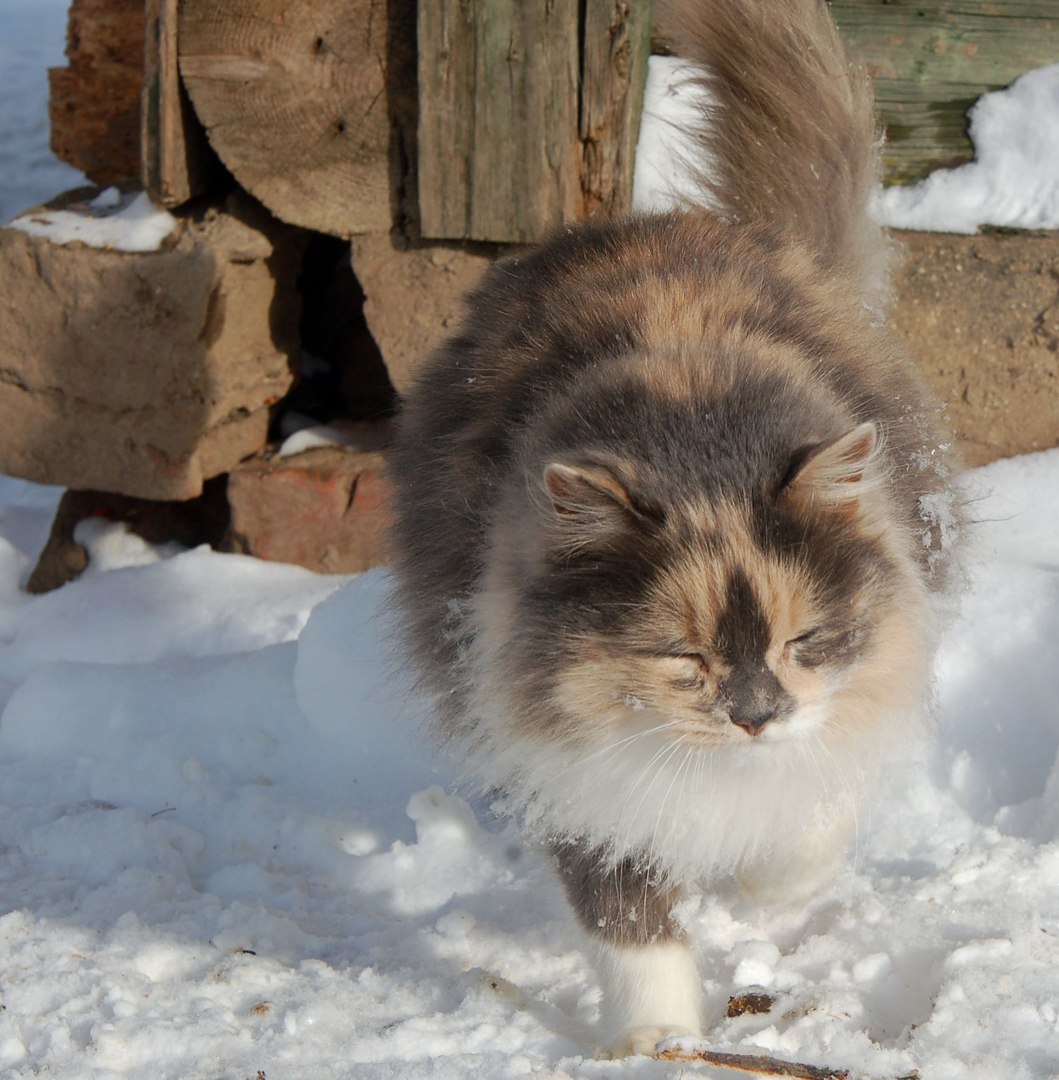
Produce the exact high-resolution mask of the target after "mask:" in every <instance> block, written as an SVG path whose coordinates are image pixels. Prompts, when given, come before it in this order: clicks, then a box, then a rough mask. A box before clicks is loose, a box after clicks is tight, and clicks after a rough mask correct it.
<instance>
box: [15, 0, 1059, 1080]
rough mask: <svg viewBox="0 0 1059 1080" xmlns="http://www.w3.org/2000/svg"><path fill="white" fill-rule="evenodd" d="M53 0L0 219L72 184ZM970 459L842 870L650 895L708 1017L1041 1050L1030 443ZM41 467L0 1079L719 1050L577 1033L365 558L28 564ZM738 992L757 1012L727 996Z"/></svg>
mask: <svg viewBox="0 0 1059 1080" xmlns="http://www.w3.org/2000/svg"><path fill="white" fill-rule="evenodd" d="M63 6H64V5H63V4H62V3H61V2H60V0H0V220H2V219H3V218H4V217H5V216H9V215H10V214H13V213H15V212H17V211H18V210H19V209H22V208H23V207H24V206H26V205H28V204H29V203H31V202H34V201H37V200H38V199H40V198H43V197H46V196H47V195H50V194H53V193H54V192H55V191H57V190H59V189H61V188H62V187H65V186H69V185H70V184H71V183H73V182H76V174H74V177H73V179H72V180H71V179H69V178H68V175H67V176H64V175H62V170H63V169H65V167H63V166H56V165H55V163H54V161H52V162H50V163H49V162H48V161H47V155H46V154H45V153H44V151H43V150H42V149H41V148H42V147H45V146H46V135H45V136H44V138H43V139H41V138H39V137H38V136H39V134H40V131H41V130H43V128H40V127H39V125H42V124H43V123H44V121H43V120H41V119H40V118H39V116H37V115H35V114H33V110H32V109H29V108H28V107H24V106H25V103H26V102H27V101H28V100H29V98H30V90H28V89H25V87H28V86H30V84H31V82H34V81H35V80H41V79H42V78H43V76H42V68H43V66H45V65H46V64H47V63H54V62H58V61H59V54H61V24H62V8H63ZM56 12H58V14H57V15H56ZM49 13H50V15H49ZM38 17H39V18H40V19H42V20H47V19H48V18H50V19H51V25H52V26H53V29H52V30H51V31H50V33H51V40H52V41H53V44H51V45H49V46H48V47H47V50H46V51H37V52H34V51H33V50H34V49H36V48H37V44H35V43H36V42H39V41H40V40H41V39H40V36H39V35H37V34H36V31H33V32H32V33H31V32H30V29H31V28H32V26H36V23H34V22H33V20H35V19H37V18H38ZM12 20H14V21H12ZM18 20H21V21H18ZM55 24H57V25H58V26H59V27H60V31H59V33H58V37H57V39H56V36H55V33H54V25H55ZM12 28H17V32H16V31H15V29H12ZM9 31H10V32H9ZM55 40H57V41H58V46H55V45H54V41H55ZM23 43H28V44H26V45H25V47H23ZM41 48H43V46H42V47H41ZM56 49H57V50H58V52H56ZM30 75H32V76H33V79H32V80H30V78H29V76H30ZM23 77H25V79H26V81H25V82H22V81H20V80H22V79H23ZM32 93H35V94H37V95H38V96H37V99H36V100H37V101H38V104H39V103H40V102H42V101H43V95H44V91H43V90H41V91H39V93H38V91H36V90H34V91H32ZM27 132H30V133H31V134H32V133H33V132H37V134H36V135H33V136H32V138H31V137H30V136H29V135H27V134H26V133H27ZM13 146H17V152H15V151H13V150H12V147H13ZM27 147H28V148H29V150H27ZM34 147H36V149H33V148H34ZM38 151H40V153H39V155H38ZM12 154H14V156H12ZM5 155H6V156H5ZM56 169H57V170H58V171H53V170H56ZM972 483H973V488H974V497H975V499H976V501H975V503H974V516H975V518H976V519H977V521H978V524H977V525H975V526H974V527H973V529H972V530H971V532H972V533H973V535H972V536H971V537H970V544H971V553H970V555H969V559H968V562H969V567H968V572H967V573H968V584H967V588H966V589H965V590H964V592H963V595H962V600H961V607H960V611H959V612H958V614H956V615H955V616H954V618H953V621H952V623H951V625H950V627H949V629H948V631H947V634H946V637H945V641H944V644H943V647H942V650H941V654H940V656H939V659H938V664H937V691H938V707H937V712H938V732H937V738H936V741H935V742H934V743H933V745H932V746H930V747H915V748H910V754H909V760H908V761H907V762H905V763H904V764H903V766H902V767H901V768H899V769H896V770H894V772H893V774H892V775H891V776H890V777H889V779H888V780H887V782H886V784H885V797H884V798H882V799H881V800H880V801H879V802H878V804H877V806H876V808H875V810H874V812H873V814H872V815H871V817H870V819H867V820H865V821H864V822H862V826H861V830H860V836H859V838H858V844H857V850H856V852H855V858H854V861H853V864H852V866H851V868H850V870H849V871H848V872H847V873H846V875H845V876H844V877H843V878H842V879H841V880H840V881H839V883H838V884H837V885H836V887H835V888H834V889H833V890H832V891H831V892H829V893H828V894H827V895H825V896H823V897H821V898H819V899H817V900H816V901H814V902H812V903H810V904H809V905H808V906H805V907H802V908H800V909H796V910H790V911H762V910H758V909H755V908H753V907H751V906H749V905H748V904H746V903H745V902H744V901H742V900H740V899H738V898H736V897H727V896H722V897H705V896H704V897H695V898H692V900H691V901H690V902H689V903H688V904H687V905H686V907H685V909H684V911H683V916H684V918H685V921H686V923H687V925H688V927H689V929H690V932H691V934H692V936H693V937H694V940H695V942H696V947H697V948H698V950H699V952H700V953H701V958H702V962H703V971H704V973H705V978H706V989H707V995H708V1000H709V1003H710V1008H711V1017H712V1027H711V1030H710V1031H709V1033H708V1034H709V1038H708V1041H709V1043H710V1045H711V1047H713V1048H714V1049H719V1050H723V1049H741V1050H744V1051H751V1052H752V1051H755V1050H756V1051H758V1052H767V1053H772V1054H775V1055H778V1056H781V1057H785V1058H790V1059H798V1060H803V1061H808V1062H814V1063H816V1064H819V1065H824V1064H826V1065H829V1066H832V1067H845V1068H849V1069H851V1070H852V1075H854V1076H864V1077H874V1078H883V1077H897V1076H903V1075H906V1074H908V1073H909V1072H910V1071H911V1070H912V1069H913V1068H915V1069H918V1070H919V1073H920V1075H921V1077H922V1078H923V1080H963V1078H973V1080H1048V1078H1051V1077H1056V1076H1059V764H1057V751H1059V663H1057V657H1059V644H1057V643H1059V450H1057V451H1051V452H1048V453H1044V454H1039V455H1035V456H1032V457H1027V458H1022V459H1017V460H1013V461H1008V462H1001V463H998V464H996V465H993V466H990V467H988V468H986V469H983V470H979V471H978V472H977V473H976V474H975V475H974V477H973V478H972ZM57 498H58V492H56V491H54V490H51V489H46V488H41V487H37V486H33V485H29V484H24V483H22V482H20V481H17V480H12V479H3V478H0V1077H2V1078H3V1080H14V1078H22V1077H27V1078H28V1077H36V1076H41V1075H45V1076H52V1077H57V1078H62V1080H97V1078H98V1080H104V1078H107V1080H110V1078H122V1080H219V1078H223V1080H258V1078H264V1080H303V1078H304V1080H319V1078H324V1080H328V1078H336V1080H344V1078H357V1080H360V1078H364V1080H373V1078H384V1077H385V1078H394V1077H396V1078H408V1080H419V1078H439V1080H445V1078H449V1077H452V1078H457V1077H468V1076H474V1077H481V1078H482V1080H505V1078H508V1077H522V1076H537V1077H548V1078H562V1077H576V1078H611V1077H613V1078H618V1077H621V1078H626V1077H628V1078H636V1080H639V1078H644V1080H656V1078H659V1080H660V1078H663V1077H664V1078H667V1080H676V1078H678V1077H682V1076H694V1075H698V1076H704V1077H705V1076H717V1077H721V1076H727V1075H730V1074H728V1073H722V1072H720V1071H713V1070H710V1069H707V1068H704V1067H698V1066H692V1065H679V1064H666V1063H662V1062H655V1061H649V1060H647V1059H635V1060H630V1061H627V1062H600V1061H594V1060H592V1058H591V1056H590V1051H591V1048H592V1046H593V1037H592V1032H591V1026H592V1023H593V1021H594V1018H595V1011H596V1001H597V988H596V985H595V979H594V976H593V974H592V970H591V967H590V964H589V962H588V959H587V953H586V951H585V944H584V942H583V941H582V940H581V938H580V937H579V935H578V932H577V931H576V929H575V927H574V924H573V920H572V918H571V916H570V915H569V914H568V912H567V910H566V907H565V904H564V901H563V899H562V896H561V892H560V890H559V888H558V885H557V884H556V882H555V880H554V878H553V876H552V872H551V870H550V869H549V867H548V864H547V862H546V860H545V859H543V858H542V856H541V853H540V852H538V851H537V850H535V849H534V848H532V847H529V846H527V845H526V844H524V843H523V842H522V841H521V840H520V838H519V837H518V835H517V834H516V832H515V831H514V830H513V829H512V828H511V827H510V826H508V825H506V824H505V823H503V822H501V821H498V820H496V819H495V818H494V817H493V816H492V815H491V813H490V810H489V806H488V804H487V803H486V802H483V801H481V800H472V801H470V802H468V801H467V800H466V799H465V798H464V797H463V796H462V795H461V794H460V792H461V791H462V790H463V788H461V786H460V777H459V775H458V771H457V767H456V766H454V765H453V764H452V763H449V762H447V761H446V760H445V759H444V758H443V757H441V756H439V755H437V754H436V753H435V752H434V751H433V750H432V749H431V744H430V742H429V740H428V739H427V738H426V737H425V736H424V734H423V728H422V712H423V710H422V706H421V704H420V703H419V702H418V701H417V698H416V695H415V692H414V690H413V688H412V687H411V686H410V685H409V680H408V678H407V677H406V675H405V673H404V672H403V671H402V670H401V669H400V667H399V665H398V664H397V661H396V659H395V656H396V653H395V649H394V647H393V642H392V634H391V631H390V628H389V624H388V621H387V619H388V614H387V613H388V605H387V597H388V588H389V587H388V583H387V579H386V577H385V575H384V574H383V573H381V572H373V573H370V574H365V575H361V576H359V577H357V578H340V577H330V578H328V577H315V576H313V575H311V574H309V573H307V572H305V571H302V570H299V569H296V568H291V567H284V566H278V565H269V564H264V563H258V562H254V561H252V560H249V559H246V558H243V557H240V556H233V555H220V554H216V553H213V552H210V551H207V550H195V551H180V550H177V549H173V548H170V549H164V550H163V549H153V548H150V547H147V546H146V545H144V544H142V543H141V542H139V541H138V540H136V539H135V538H132V537H129V536H128V535H126V534H125V533H123V532H122V531H121V530H120V528H116V527H113V526H106V525H100V524H95V525H91V526H86V527H83V528H84V538H85V540H86V542H88V543H89V545H90V547H91V549H92V556H93V558H92V566H91V568H90V570H89V572H88V573H87V574H86V575H85V576H84V577H83V578H82V579H81V580H80V581H78V582H75V583H73V584H71V585H68V586H66V587H65V588H63V589H61V590H59V591H58V592H55V593H52V594H49V595H47V596H42V597H30V596H28V595H27V594H26V593H24V592H23V591H21V588H20V586H21V584H22V583H23V582H24V580H25V578H26V576H27V574H28V572H29V569H30V566H31V564H32V561H33V559H34V557H35V555H36V553H37V551H38V550H39V548H40V546H41V544H42V543H43V540H44V537H45V535H46V533H47V529H48V526H49V524H50V520H51V514H52V512H53V510H54V505H55V502H56V499H57ZM754 987H758V988H763V989H764V990H766V991H767V992H768V993H769V994H770V995H771V996H772V997H773V998H774V1004H773V1006H772V1009H771V1011H770V1012H769V1013H767V1014H762V1015H749V1014H748V1015H744V1016H741V1017H737V1018H732V1019H728V1018H726V1017H725V1006H726V1003H727V1001H728V998H729V997H730V996H732V995H735V994H740V993H742V992H744V991H746V990H747V989H749V988H754Z"/></svg>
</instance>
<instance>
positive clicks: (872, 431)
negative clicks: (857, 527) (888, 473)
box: [783, 421, 881, 507]
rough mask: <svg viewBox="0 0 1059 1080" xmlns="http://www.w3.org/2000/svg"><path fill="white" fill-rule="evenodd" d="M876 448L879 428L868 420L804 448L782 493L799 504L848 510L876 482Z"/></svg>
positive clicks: (877, 474)
mask: <svg viewBox="0 0 1059 1080" xmlns="http://www.w3.org/2000/svg"><path fill="white" fill-rule="evenodd" d="M880 449H881V441H880V439H879V429H878V428H877V427H876V426H875V425H874V424H873V423H871V421H868V422H866V423H863V424H858V425H857V426H856V427H855V428H851V429H850V430H849V431H847V432H845V434H843V435H838V436H836V437H835V438H833V439H825V440H824V441H823V442H819V443H814V444H813V445H811V446H807V447H804V448H803V449H802V450H800V451H798V453H797V454H795V456H794V460H793V461H792V462H791V468H790V472H789V473H788V476H787V479H786V481H785V482H784V485H783V489H784V492H785V493H786V495H787V496H788V498H792V499H796V500H799V501H801V500H804V501H811V502H820V503H825V504H830V505H836V506H848V507H852V506H854V505H855V504H856V502H857V500H859V499H860V498H862V497H863V496H864V495H865V494H866V493H867V491H868V490H869V489H870V488H871V487H872V486H873V484H874V483H875V482H876V481H877V480H878V479H880V474H879V472H878V470H874V469H873V468H872V463H873V462H874V461H875V459H876V458H877V457H878V454H879V450H880Z"/></svg>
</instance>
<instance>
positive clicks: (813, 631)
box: [787, 626, 823, 645]
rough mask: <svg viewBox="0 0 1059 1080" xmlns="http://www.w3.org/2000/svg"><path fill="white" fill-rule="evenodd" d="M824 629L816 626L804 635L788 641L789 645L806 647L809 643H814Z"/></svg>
mask: <svg viewBox="0 0 1059 1080" xmlns="http://www.w3.org/2000/svg"><path fill="white" fill-rule="evenodd" d="M822 629H823V627H820V626H814V627H813V628H812V629H811V630H806V631H805V633H804V634H799V635H798V636H797V637H793V638H790V639H788V641H787V644H788V645H804V644H805V643H806V642H807V641H812V640H813V638H814V637H816V636H817V635H818V634H819V633H820V631H821V630H822Z"/></svg>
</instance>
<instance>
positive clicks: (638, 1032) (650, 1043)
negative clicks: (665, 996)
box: [596, 1024, 700, 1058]
mask: <svg viewBox="0 0 1059 1080" xmlns="http://www.w3.org/2000/svg"><path fill="white" fill-rule="evenodd" d="M699 1034H700V1032H698V1031H691V1030H690V1029H688V1028H686V1027H681V1026H679V1025H677V1024H673V1025H664V1024H659V1025H658V1026H655V1027H635V1028H630V1029H629V1030H628V1031H624V1032H622V1033H621V1034H620V1035H619V1036H618V1037H617V1038H614V1039H611V1040H610V1041H609V1042H608V1043H607V1044H606V1045H605V1046H602V1047H600V1049H599V1050H598V1051H597V1053H596V1057H600V1058H626V1057H636V1056H638V1055H639V1056H643V1057H654V1056H655V1050H656V1049H657V1047H658V1044H659V1043H660V1042H661V1041H662V1040H663V1039H669V1038H672V1037H673V1036H674V1035H691V1036H698V1035H699Z"/></svg>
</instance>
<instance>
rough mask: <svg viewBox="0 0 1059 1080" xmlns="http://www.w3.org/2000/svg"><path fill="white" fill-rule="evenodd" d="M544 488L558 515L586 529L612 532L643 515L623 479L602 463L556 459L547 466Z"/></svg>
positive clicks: (564, 520)
mask: <svg viewBox="0 0 1059 1080" xmlns="http://www.w3.org/2000/svg"><path fill="white" fill-rule="evenodd" d="M544 489H545V491H546V492H547V493H548V498H549V499H550V500H551V504H552V509H553V510H554V512H555V514H556V516H557V518H558V519H559V520H560V521H561V522H563V523H565V524H567V525H573V526H578V527H580V528H582V529H584V530H586V531H592V532H610V531H612V530H614V529H617V528H624V527H626V526H627V525H628V524H629V522H630V519H635V518H639V517H640V516H641V514H640V512H639V510H637V508H636V506H635V504H634V503H633V501H632V499H631V498H630V496H629V493H628V491H627V490H626V488H625V487H624V485H623V484H622V483H621V481H619V480H618V478H617V477H616V476H614V474H613V473H611V472H610V471H609V470H608V469H606V468H603V467H602V466H599V465H567V464H564V463H563V462H559V461H552V462H550V463H549V464H548V465H546V466H545V468H544Z"/></svg>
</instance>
